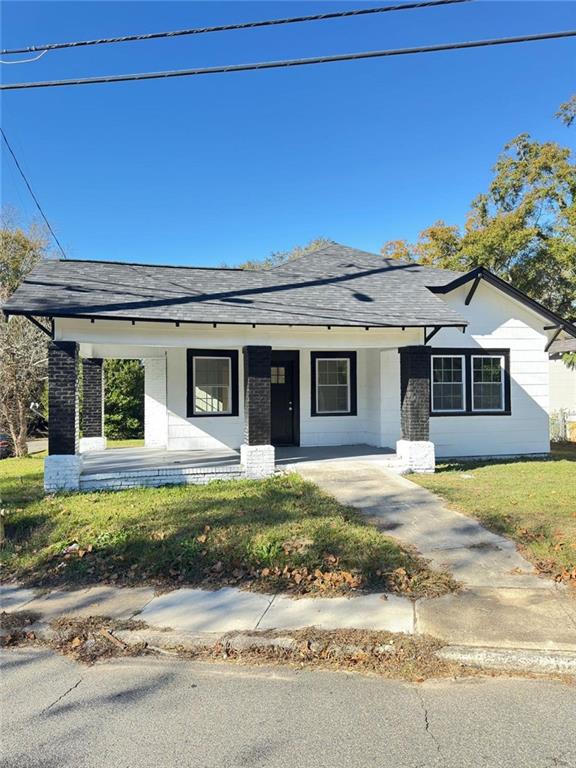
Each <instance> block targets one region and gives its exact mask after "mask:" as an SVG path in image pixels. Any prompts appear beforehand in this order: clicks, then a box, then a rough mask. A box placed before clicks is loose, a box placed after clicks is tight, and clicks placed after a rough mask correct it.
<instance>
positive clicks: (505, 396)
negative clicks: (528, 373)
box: [430, 349, 511, 416]
mask: <svg viewBox="0 0 576 768" xmlns="http://www.w3.org/2000/svg"><path fill="white" fill-rule="evenodd" d="M430 389H431V392H430V401H431V402H430V405H431V408H430V410H431V413H432V415H433V416H434V415H436V416H442V415H443V416H474V415H485V416H489V415H498V414H506V415H508V414H510V412H511V405H510V350H508V349H484V350H478V349H434V351H433V352H432V354H431V382H430Z"/></svg>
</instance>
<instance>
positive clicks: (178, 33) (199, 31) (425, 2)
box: [0, 0, 471, 55]
mask: <svg viewBox="0 0 576 768" xmlns="http://www.w3.org/2000/svg"><path fill="white" fill-rule="evenodd" d="M468 2H471V0H422V2H412V3H401V4H396V5H383V6H379V7H377V8H358V9H355V10H351V11H334V12H332V13H317V14H314V15H311V16H292V17H289V18H284V19H268V20H266V21H245V22H241V23H239V24H222V25H219V26H215V27H196V28H192V29H178V30H175V31H174V32H151V33H149V34H142V35H124V36H123V37H104V38H100V39H97V40H78V41H76V42H71V43H47V44H46V45H30V46H28V47H26V48H7V49H5V50H3V51H0V54H1V55H4V54H11V53H34V52H35V51H57V50H61V49H62V48H80V47H83V46H86V45H105V44H108V43H130V42H134V41H141V40H159V39H160V38H164V37H182V36H184V35H203V34H206V33H208V32H229V31H233V30H238V29H257V28H259V27H275V26H279V25H281V24H299V23H301V22H303V21H325V20H326V19H343V18H346V17H350V16H367V15H368V14H373V13H388V12H390V11H409V10H413V9H416V8H433V7H436V6H440V5H453V4H455V3H468Z"/></svg>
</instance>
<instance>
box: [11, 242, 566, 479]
mask: <svg viewBox="0 0 576 768" xmlns="http://www.w3.org/2000/svg"><path fill="white" fill-rule="evenodd" d="M4 312H5V313H6V314H8V315H17V314H19V315H27V316H29V317H30V318H31V319H35V318H36V322H38V320H37V318H49V319H50V321H51V337H52V341H51V343H50V358H49V403H50V425H49V426H50V430H49V454H50V455H49V457H48V459H47V461H46V471H45V483H46V488H47V490H58V489H78V488H83V487H86V488H88V487H90V488H93V487H99V485H98V483H99V482H100V481H101V486H102V487H118V486H121V485H122V483H121V482H120V481H119V480H118V482H117V483H116V485H113V486H111V485H110V484H106V482H104V480H105V479H106V478H105V477H104V476H98V475H97V474H96V475H95V474H94V473H93V472H92V479H91V481H90V482H88V480H87V478H86V476H85V474H84V473H85V472H86V471H87V470H86V466H87V464H86V462H87V461H88V460H89V457H90V454H89V453H87V452H88V451H93V450H96V451H101V450H102V449H103V448H104V445H105V443H104V438H103V431H102V426H103V419H102V360H103V359H105V358H111V357H114V358H141V359H143V360H144V363H145V437H146V446H147V449H149V451H151V450H152V449H155V451H156V452H157V453H156V454H155V455H159V454H160V453H163V455H164V456H169V455H176V454H175V453H174V454H172V453H171V452H177V453H178V456H181V455H182V454H187V455H188V456H189V458H190V462H191V464H193V459H194V457H195V456H196V457H198V456H200V455H201V456H202V457H203V466H204V470H203V472H202V473H201V472H200V471H199V470H198V471H196V470H197V467H196V470H194V471H193V470H192V469H190V472H188V474H186V473H185V472H183V471H182V473H181V474H180V480H179V481H205V479H203V478H205V475H206V473H208V475H209V476H210V477H212V476H219V475H218V469H219V468H218V462H219V461H220V459H221V458H222V457H223V456H232V455H233V456H236V453H237V452H239V455H238V458H237V459H236V460H235V464H234V471H233V472H232V475H234V476H237V475H238V474H239V473H240V474H244V475H247V476H249V477H261V476H265V475H267V474H270V473H271V472H272V471H273V469H274V462H275V451H276V449H279V447H282V446H293V447H298V446H299V447H300V450H304V449H308V448H310V447H312V446H358V445H365V446H366V445H367V446H373V447H374V448H375V449H376V448H378V449H386V448H387V449H390V452H391V453H394V452H395V453H396V461H397V462H398V464H399V465H401V466H402V467H403V468H404V469H406V470H413V471H433V469H434V464H435V457H456V456H459V457H464V456H503V455H517V454H545V453H547V452H548V451H549V433H548V412H549V361H548V351H549V347H550V345H551V343H552V342H553V341H556V342H557V341H560V340H562V339H565V338H569V337H576V327H575V326H574V325H572V324H571V323H569V322H567V321H566V320H564V319H562V318H561V317H558V316H557V315H556V314H554V313H553V312H551V311H550V310H548V309H546V308H545V307H543V306H541V305H540V304H538V303H537V302H535V301H533V300H532V299H530V298H528V297H527V296H526V295H525V294H523V293H522V292H520V291H519V290H517V289H516V288H514V287H513V286H511V285H509V284H508V283H506V282H504V281H503V280H501V279H499V278H497V277H496V276H494V275H493V274H491V273H490V272H488V271H486V270H484V269H482V268H478V269H475V270H473V271H471V272H469V273H466V274H462V273H456V272H450V271H446V270H439V269H432V268H430V267H424V266H421V265H418V264H414V263H408V262H402V261H397V260H393V259H385V258H383V257H381V256H377V255H374V254H370V253H365V252H362V251H359V250H356V249H353V248H349V247H346V246H342V245H338V244H332V245H330V246H327V247H325V248H323V249H321V250H319V251H317V252H315V253H313V254H311V255H308V256H306V257H303V258H300V259H296V260H293V261H290V262H288V263H285V264H282V265H281V266H278V267H275V268H273V269H270V270H258V271H256V270H254V271H249V270H235V269H207V268H193V267H167V266H151V265H147V264H128V263H118V262H107V261H74V260H66V261H44V262H42V263H41V264H40V265H39V266H38V267H36V268H35V269H34V271H33V272H32V273H31V274H30V275H29V276H28V278H27V279H26V280H25V281H24V283H23V284H22V285H21V286H20V288H19V289H18V290H17V291H16V292H15V294H14V295H13V296H12V297H11V299H10V301H9V302H8V303H7V304H6V305H5V307H4ZM79 359H81V360H82V363H83V388H84V389H83V414H82V429H83V438H82V440H80V441H79V435H78V432H79V430H78V420H79V414H78V405H77V402H78V383H77V370H78V360H79ZM110 453H112V452H110ZM114 453H115V454H116V455H117V454H118V452H117V451H116V452H114ZM150 455H151V454H150ZM142 456H143V459H142V461H144V459H145V454H144V453H143V454H142ZM210 457H212V461H210ZM163 461H164V459H163ZM183 461H185V459H183ZM207 465H210V467H208V466H207ZM162 466H166V465H165V463H164V464H162ZM229 466H230V464H229V462H224V466H223V467H220V469H221V470H222V476H227V474H230V471H231V470H230V471H229V470H226V469H225V467H229ZM121 469H122V467H121V466H120V465H118V472H120V471H121ZM156 469H158V471H159V474H158V475H156V476H155V477H156V480H155V481H153V484H160V483H161V482H162V477H164V478H165V479H166V478H167V477H168V480H167V481H169V482H176V481H178V480H177V479H176V475H174V474H173V475H170V476H169V472H168V470H167V471H166V473H165V475H164V476H163V475H162V473H161V471H160V470H161V467H156ZM172 469H174V467H172ZM131 470H132V472H133V473H134V472H135V473H136V474H133V476H132V481H133V482H132V484H138V479H137V472H138V467H131ZM211 473H212V474H211ZM226 473H227V474H226ZM200 475H202V477H200ZM134 477H136V480H134ZM83 478H84V479H83ZM158 478H160V479H158ZM108 479H110V478H108ZM116 479H117V478H116ZM140 479H141V481H142V483H148V482H149V481H150V477H149V476H146V473H145V472H144V470H142V472H141V473H140ZM115 482H116V481H115Z"/></svg>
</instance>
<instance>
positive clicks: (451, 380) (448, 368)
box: [431, 355, 466, 411]
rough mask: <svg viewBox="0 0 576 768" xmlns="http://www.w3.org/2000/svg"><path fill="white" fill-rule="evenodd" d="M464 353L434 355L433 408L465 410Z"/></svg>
mask: <svg viewBox="0 0 576 768" xmlns="http://www.w3.org/2000/svg"><path fill="white" fill-rule="evenodd" d="M465 367H466V358H465V357H464V355H432V382H431V388H432V410H433V411H465V410H466V397H465V387H466V383H465V380H464V370H465Z"/></svg>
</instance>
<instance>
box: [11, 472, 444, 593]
mask: <svg viewBox="0 0 576 768" xmlns="http://www.w3.org/2000/svg"><path fill="white" fill-rule="evenodd" d="M42 465H43V461H42V459H41V458H37V457H30V458H25V459H5V460H4V461H1V462H0V498H1V499H2V506H4V507H6V508H7V509H8V510H9V512H8V517H7V525H6V534H7V541H6V543H5V545H4V547H3V548H2V551H1V558H2V566H3V576H4V578H16V579H18V580H19V581H20V582H22V583H24V584H28V585H35V586H56V585H68V586H72V585H78V584H88V583H94V582H100V581H104V582H112V583H118V584H134V585H142V584H144V583H149V584H156V585H163V586H182V585H184V584H188V585H208V586H210V585H214V586H219V585H222V584H238V585H241V586H249V587H251V588H253V589H263V590H267V591H270V590H276V589H280V590H282V591H291V592H296V593H306V592H316V593H322V594H341V593H345V592H347V591H350V590H351V589H368V590H370V589H377V590H380V589H395V590H396V591H400V592H403V593H407V594H412V595H415V596H416V595H421V594H441V593H443V592H446V591H448V590H449V589H451V588H453V586H454V585H453V583H452V582H451V579H450V577H449V576H448V575H446V574H442V573H437V572H433V571H431V570H429V569H428V567H427V566H426V564H425V562H424V561H423V560H421V559H420V558H418V557H417V556H415V555H414V554H413V553H412V552H410V551H408V550H406V549H403V548H402V547H401V546H400V545H399V543H398V542H396V541H394V540H393V539H391V538H389V537H387V536H385V535H384V534H382V533H380V532H379V531H377V530H376V529H375V528H373V527H371V526H369V525H367V524H365V523H364V522H363V521H362V520H361V519H360V517H359V516H358V514H357V513H356V512H355V511H354V510H352V509H349V508H347V507H343V506H342V505H340V504H338V503H337V502H336V501H335V499H333V498H332V497H330V496H327V495H326V494H324V493H322V492H321V491H320V490H319V489H318V488H317V487H316V486H315V485H313V484H311V483H307V482H304V481H303V480H302V479H300V478H298V476H297V475H285V476H279V477H274V478H271V479H269V480H265V481H249V480H243V481H228V482H215V483H210V484H209V485H206V486H188V487H186V486H180V487H166V488H149V489H138V490H126V491H120V492H100V493H83V494H69V495H57V496H51V497H44V496H43V492H42ZM71 545H77V548H76V547H75V548H74V549H73V550H69V547H70V546H71ZM67 549H68V550H69V551H68V552H67V551H66V550H67Z"/></svg>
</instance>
